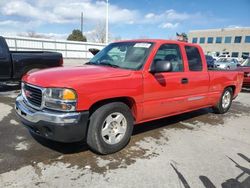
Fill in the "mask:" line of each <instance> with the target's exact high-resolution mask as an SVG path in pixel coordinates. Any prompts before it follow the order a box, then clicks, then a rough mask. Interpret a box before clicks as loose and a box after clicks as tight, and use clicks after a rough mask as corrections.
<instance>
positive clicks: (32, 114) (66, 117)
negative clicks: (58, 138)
mask: <svg viewBox="0 0 250 188" xmlns="http://www.w3.org/2000/svg"><path fill="white" fill-rule="evenodd" d="M16 112H17V114H18V115H19V116H20V117H22V118H24V119H26V120H27V121H29V122H32V123H38V122H39V121H45V122H49V123H56V124H67V123H72V124H74V123H77V122H78V121H79V120H80V118H81V113H80V112H73V113H62V112H55V111H47V110H42V111H38V110H35V109H33V108H31V107H29V106H28V105H27V104H26V103H25V101H24V98H23V97H22V96H21V95H19V96H18V97H17V99H16Z"/></svg>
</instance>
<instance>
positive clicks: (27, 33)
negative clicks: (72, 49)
mask: <svg viewBox="0 0 250 188" xmlns="http://www.w3.org/2000/svg"><path fill="white" fill-rule="evenodd" d="M17 36H20V37H30V38H44V39H49V38H51V37H49V36H46V35H44V34H39V33H36V32H35V31H28V32H26V33H19V34H17Z"/></svg>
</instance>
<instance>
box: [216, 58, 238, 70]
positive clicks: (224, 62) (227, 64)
mask: <svg viewBox="0 0 250 188" xmlns="http://www.w3.org/2000/svg"><path fill="white" fill-rule="evenodd" d="M214 65H215V68H217V69H237V67H238V66H240V64H239V62H238V60H237V59H234V58H221V59H218V60H217V61H215V62H214Z"/></svg>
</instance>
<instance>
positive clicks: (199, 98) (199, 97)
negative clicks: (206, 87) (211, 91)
mask: <svg viewBox="0 0 250 188" xmlns="http://www.w3.org/2000/svg"><path fill="white" fill-rule="evenodd" d="M204 98H205V97H204V96H197V97H190V98H188V101H196V100H201V99H204Z"/></svg>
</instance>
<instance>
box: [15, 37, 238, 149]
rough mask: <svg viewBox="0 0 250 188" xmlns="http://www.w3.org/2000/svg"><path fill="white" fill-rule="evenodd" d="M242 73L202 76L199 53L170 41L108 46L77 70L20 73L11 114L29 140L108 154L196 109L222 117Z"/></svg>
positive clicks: (204, 70)
mask: <svg viewBox="0 0 250 188" xmlns="http://www.w3.org/2000/svg"><path fill="white" fill-rule="evenodd" d="M242 81H243V73H242V72H238V71H223V70H214V71H208V70H207V65H206V59H205V56H204V54H203V51H202V49H201V47H200V46H198V45H195V44H189V43H185V42H178V41H169V40H129V41H121V42H115V43H112V44H109V45H108V46H107V47H105V48H104V49H103V50H101V51H100V52H98V53H97V54H96V55H95V56H94V57H93V59H91V60H90V61H89V62H88V63H87V64H86V65H83V66H82V67H72V68H53V69H48V70H41V71H38V72H34V73H31V74H26V75H25V76H24V77H23V79H22V92H21V94H20V95H19V96H18V97H17V99H16V112H17V114H18V116H19V118H20V119H21V121H22V122H23V124H24V125H25V126H26V127H27V128H28V129H29V130H30V131H31V132H33V133H35V134H38V135H40V136H42V137H45V138H47V139H51V140H55V141H60V142H76V141H81V140H84V141H86V142H87V144H88V145H89V147H90V148H91V149H92V150H94V151H95V152H98V153H101V154H110V153H114V152H117V151H119V150H121V149H122V148H124V147H125V146H126V144H127V143H128V142H129V140H130V137H131V134H132V131H133V127H134V125H136V124H138V123H142V122H146V121H151V120H155V119H159V118H163V117H167V116H172V115H176V114H180V113H184V112H189V111H192V110H197V109H200V108H208V107H211V108H213V109H214V112H215V113H221V114H222V113H226V112H227V111H228V110H229V108H230V106H231V103H232V100H233V99H234V98H235V97H236V96H237V95H238V93H239V92H240V90H241V87H242Z"/></svg>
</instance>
